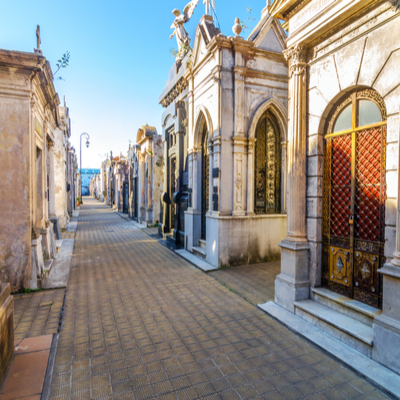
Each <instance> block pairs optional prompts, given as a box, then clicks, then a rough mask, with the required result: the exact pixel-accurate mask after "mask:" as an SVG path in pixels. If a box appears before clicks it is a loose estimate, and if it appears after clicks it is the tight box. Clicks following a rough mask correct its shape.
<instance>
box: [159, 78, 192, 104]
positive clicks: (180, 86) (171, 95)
mask: <svg viewBox="0 0 400 400" xmlns="http://www.w3.org/2000/svg"><path fill="white" fill-rule="evenodd" d="M187 87H188V81H187V80H186V79H184V78H181V79H180V80H179V81H178V82H177V83H176V85H175V86H174V87H173V88H172V89H171V90H170V91H169V92H168V94H167V95H166V96H165V97H164V98H163V99H162V100H161V105H162V106H163V107H164V108H167V107H168V106H169V105H170V104H171V103H172V102H173V101H174V100H175V99H176V98H177V97H178V96H179V95H180V94H181V93H182V92H183V91H184V90H185V89H186V88H187Z"/></svg>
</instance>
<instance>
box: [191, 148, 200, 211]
mask: <svg viewBox="0 0 400 400" xmlns="http://www.w3.org/2000/svg"><path fill="white" fill-rule="evenodd" d="M199 154H200V152H199V151H198V149H193V192H192V206H193V209H194V210H198V211H200V210H199V185H198V180H199V158H200V157H199Z"/></svg>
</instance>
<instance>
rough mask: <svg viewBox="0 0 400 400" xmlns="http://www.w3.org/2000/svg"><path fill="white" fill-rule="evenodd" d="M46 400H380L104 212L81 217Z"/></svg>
mask: <svg viewBox="0 0 400 400" xmlns="http://www.w3.org/2000/svg"><path fill="white" fill-rule="evenodd" d="M50 398H51V399H56V398H57V399H115V400H116V399H163V400H167V399H228V400H234V399H252V398H254V399H300V398H309V399H316V400H317V399H344V398H357V399H383V398H386V397H385V396H384V394H383V393H382V392H380V391H379V390H377V389H375V388H374V387H373V386H372V385H370V384H369V383H368V382H366V381H365V380H363V379H362V378H360V377H359V376H357V375H356V374H355V373H354V372H352V371H350V370H349V369H347V368H345V367H343V366H342V365H341V364H340V363H338V362H337V361H335V360H333V359H332V358H330V357H329V356H328V355H326V354H325V353H323V352H322V351H320V350H318V349H317V348H316V347H314V346H313V345H312V344H310V343H309V342H307V341H305V340H303V339H302V338H300V337H299V336H297V335H296V334H294V333H293V332H291V331H289V330H288V329H287V328H285V327H283V326H282V325H281V324H279V323H278V322H277V321H275V320H273V319H272V318H270V317H269V316H267V315H266V314H265V313H263V312H262V311H260V310H258V309H257V308H256V307H254V306H253V305H251V304H250V303H249V302H247V301H245V300H244V299H242V298H241V297H239V296H237V295H236V294H235V293H233V292H231V291H230V290H229V289H228V288H226V287H224V286H222V285H221V284H220V283H219V282H218V281H216V280H215V279H213V278H212V277H210V276H208V275H206V274H204V273H202V272H201V271H199V270H197V269H195V268H194V267H193V266H191V265H189V264H188V263H187V262H185V261H184V260H183V259H182V258H180V257H178V256H177V255H176V254H174V253H173V252H171V251H170V250H168V249H167V248H166V247H164V246H162V245H161V244H160V243H158V242H157V241H156V240H154V239H152V238H151V237H149V236H147V235H146V234H145V233H144V232H141V231H140V230H138V229H135V228H134V226H133V225H132V224H130V223H128V222H127V221H125V220H124V219H122V218H120V217H119V216H118V215H116V214H115V213H113V212H112V211H111V210H110V209H109V208H107V207H106V206H104V205H99V204H98V203H97V202H95V201H90V200H86V202H85V205H84V206H83V207H81V212H80V216H79V224H78V231H77V235H76V243H75V250H74V256H73V260H72V268H71V273H70V278H69V284H68V289H67V297H66V307H65V309H64V317H63V322H62V329H61V332H60V340H59V346H58V350H57V356H56V361H55V370H54V377H53V382H52V387H51V395H50Z"/></svg>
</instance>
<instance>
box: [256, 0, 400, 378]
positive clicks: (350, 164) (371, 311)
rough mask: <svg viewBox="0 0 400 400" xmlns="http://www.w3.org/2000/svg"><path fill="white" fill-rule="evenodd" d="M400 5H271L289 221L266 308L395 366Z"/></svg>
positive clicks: (398, 339) (291, 1) (399, 338)
mask: <svg viewBox="0 0 400 400" xmlns="http://www.w3.org/2000/svg"><path fill="white" fill-rule="evenodd" d="M399 8H400V7H399V2H392V1H371V0H370V1H359V0H352V1H350V0H347V1H345V0H325V1H321V0H312V1H298V0H297V1H296V0H286V1H283V0H276V1H274V3H273V5H272V8H271V14H272V15H273V16H274V17H276V18H280V19H283V20H285V21H286V22H285V23H284V26H285V28H287V29H288V31H289V37H288V39H287V45H288V49H287V50H285V51H284V54H285V57H286V58H287V60H288V62H289V77H290V83H289V111H288V121H289V125H288V148H287V155H288V177H287V189H288V199H287V209H288V220H287V238H286V239H285V240H284V241H283V242H282V243H281V244H280V246H281V249H282V266H281V274H280V275H278V277H277V279H276V298H275V303H276V304H270V303H268V304H266V305H264V306H262V307H264V309H266V310H267V311H268V312H270V313H271V314H273V315H275V316H276V317H277V318H279V319H281V320H285V319H286V318H289V317H287V316H285V315H286V314H285V312H284V310H287V311H289V312H290V313H294V314H295V315H296V316H297V317H298V318H301V319H303V320H305V321H307V323H309V324H312V325H315V326H317V327H319V328H320V329H322V330H324V331H325V332H326V333H327V334H328V335H329V336H328V337H329V338H330V341H326V342H325V343H326V348H327V350H328V351H331V349H330V348H331V347H332V346H335V343H336V342H335V340H338V341H342V342H344V343H345V344H347V345H348V346H350V347H353V348H354V349H355V350H356V351H357V352H359V353H362V354H363V355H364V356H367V357H368V358H372V359H373V360H375V361H377V362H379V363H381V364H383V365H384V366H386V367H388V368H390V369H392V370H394V371H396V372H397V373H399V372H400V360H399V357H398V356H397V352H396V351H393V349H395V348H396V349H397V348H399V346H400V308H399V305H400V304H399V296H398V293H399V289H400V280H399V278H400V257H399V254H400V253H399V250H400V236H399V235H398V228H399V227H398V224H399V208H398V162H399V161H398V160H399V157H398V154H399V146H398V141H399V131H400V121H399V105H400V75H399V73H398V68H399V67H398V66H399V63H400V18H399V17H400V11H399ZM291 318H293V317H291ZM291 321H292V323H293V324H294V326H299V327H300V326H301V324H298V325H297V322H296V323H294V322H293V321H294V320H291ZM299 329H300V330H301V329H302V328H299ZM311 340H314V339H311ZM355 357H356V356H354V357H350V358H352V359H355ZM351 362H352V361H350V364H351ZM364 363H367V361H364ZM365 365H367V364H365Z"/></svg>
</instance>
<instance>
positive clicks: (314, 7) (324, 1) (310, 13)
mask: <svg viewBox="0 0 400 400" xmlns="http://www.w3.org/2000/svg"><path fill="white" fill-rule="evenodd" d="M335 1H337V0H313V1H312V2H311V3H310V4H309V5H308V6H306V7H304V8H303V9H302V10H301V11H300V12H299V13H297V14H295V15H294V16H293V18H292V19H291V20H290V31H291V32H293V31H295V30H296V29H298V28H300V27H301V26H302V25H304V24H306V23H307V22H308V21H310V19H311V18H313V17H315V16H316V15H317V14H319V13H320V12H322V11H324V8H325V7H326V6H328V5H330V4H332V3H334V2H335Z"/></svg>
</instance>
